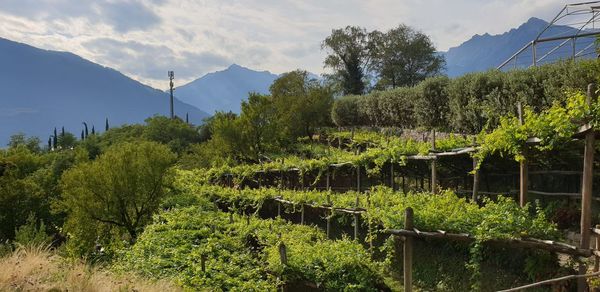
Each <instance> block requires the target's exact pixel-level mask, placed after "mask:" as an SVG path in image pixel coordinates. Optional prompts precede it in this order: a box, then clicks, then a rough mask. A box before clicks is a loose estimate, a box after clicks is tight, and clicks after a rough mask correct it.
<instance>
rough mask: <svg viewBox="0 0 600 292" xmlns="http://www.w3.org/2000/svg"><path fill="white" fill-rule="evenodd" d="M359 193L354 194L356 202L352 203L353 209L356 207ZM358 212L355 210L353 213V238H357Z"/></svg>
mask: <svg viewBox="0 0 600 292" xmlns="http://www.w3.org/2000/svg"><path fill="white" fill-rule="evenodd" d="M358 196H359V194H356V204H354V206H355V207H354V210H355V211H356V210H357V209H358V201H359V197H358ZM358 216H359V215H358V213H357V212H355V213H354V240H358V219H359V218H358Z"/></svg>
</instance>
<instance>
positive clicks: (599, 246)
mask: <svg viewBox="0 0 600 292" xmlns="http://www.w3.org/2000/svg"><path fill="white" fill-rule="evenodd" d="M596 229H600V225H596ZM595 237H596V246H595V248H594V249H596V250H600V235H598V234H596V235H595ZM598 271H600V257H598V256H594V272H598Z"/></svg>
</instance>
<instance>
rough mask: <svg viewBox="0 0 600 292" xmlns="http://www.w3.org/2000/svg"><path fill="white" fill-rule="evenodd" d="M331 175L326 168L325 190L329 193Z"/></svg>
mask: <svg viewBox="0 0 600 292" xmlns="http://www.w3.org/2000/svg"><path fill="white" fill-rule="evenodd" d="M330 177H331V174H330V173H329V167H327V179H326V181H325V189H326V190H327V191H329V190H330V189H331V182H330V180H331V178H330Z"/></svg>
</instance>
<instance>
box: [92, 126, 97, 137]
mask: <svg viewBox="0 0 600 292" xmlns="http://www.w3.org/2000/svg"><path fill="white" fill-rule="evenodd" d="M92 135H96V130H94V125H92Z"/></svg>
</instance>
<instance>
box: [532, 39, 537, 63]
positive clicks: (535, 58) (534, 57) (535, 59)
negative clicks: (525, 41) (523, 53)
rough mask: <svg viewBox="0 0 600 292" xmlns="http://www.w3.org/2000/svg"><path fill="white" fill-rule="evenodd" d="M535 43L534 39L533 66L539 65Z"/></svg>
mask: <svg viewBox="0 0 600 292" xmlns="http://www.w3.org/2000/svg"><path fill="white" fill-rule="evenodd" d="M535 44H536V42H535V41H533V42H532V43H531V54H532V56H533V67H535V66H537V56H536V49H535Z"/></svg>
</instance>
